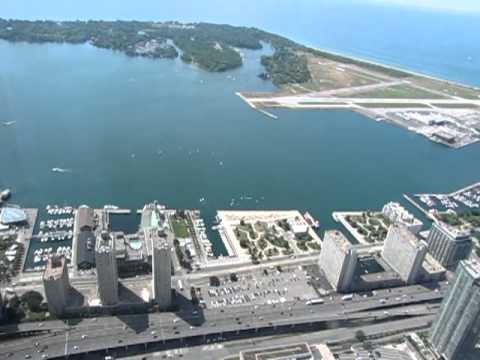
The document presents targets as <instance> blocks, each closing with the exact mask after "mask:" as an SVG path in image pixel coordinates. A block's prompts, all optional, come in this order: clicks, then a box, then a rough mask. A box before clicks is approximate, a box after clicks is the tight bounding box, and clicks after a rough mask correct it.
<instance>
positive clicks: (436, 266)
mask: <svg viewBox="0 0 480 360" xmlns="http://www.w3.org/2000/svg"><path fill="white" fill-rule="evenodd" d="M422 267H423V269H424V270H425V271H426V272H427V273H429V274H434V273H441V272H445V271H446V270H445V268H444V267H443V266H442V265H441V264H440V263H439V262H438V261H437V260H436V259H435V258H434V257H433V256H432V255H430V253H427V254H426V255H425V259H424V260H423V264H422Z"/></svg>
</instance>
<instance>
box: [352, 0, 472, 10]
mask: <svg viewBox="0 0 480 360" xmlns="http://www.w3.org/2000/svg"><path fill="white" fill-rule="evenodd" d="M359 1H362V0H359ZM368 1H370V2H373V3H383V4H395V5H401V6H410V7H422V8H430V9H438V10H445V11H462V12H480V1H479V0H368Z"/></svg>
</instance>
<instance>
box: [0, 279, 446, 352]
mask: <svg viewBox="0 0 480 360" xmlns="http://www.w3.org/2000/svg"><path fill="white" fill-rule="evenodd" d="M444 291H445V289H444V286H442V287H441V289H440V290H439V291H433V290H431V289H428V288H426V287H423V286H410V287H404V288H397V289H391V290H390V291H388V290H385V291H379V292H377V293H376V295H373V296H370V297H363V296H356V297H355V298H354V299H353V300H352V301H342V299H341V297H334V298H332V299H331V300H330V299H326V300H325V304H323V305H315V306H308V305H306V304H305V303H303V302H292V303H284V304H281V305H278V304H277V305H275V306H273V305H264V306H257V307H253V306H239V307H232V308H229V309H225V310H204V311H203V312H202V311H201V310H200V311H199V313H198V314H196V313H194V312H192V311H190V310H184V311H182V312H178V313H152V314H141V315H125V316H117V317H103V318H98V319H85V320H83V321H80V322H79V323H77V324H75V325H73V324H72V325H68V324H64V323H63V322H60V321H54V322H45V323H44V324H43V326H42V327H41V329H42V330H49V331H50V332H49V333H48V334H43V335H39V336H36V337H33V338H32V337H31V338H20V339H16V340H11V341H8V342H5V343H4V344H2V347H1V349H0V358H2V359H3V358H6V357H7V355H8V354H9V353H11V354H13V355H12V356H11V357H10V358H12V359H20V358H25V355H31V356H32V358H34V359H39V358H41V356H42V354H48V356H49V357H56V356H63V355H64V354H65V353H67V354H79V353H83V352H86V351H97V350H101V349H105V348H115V347H123V346H134V345H137V344H149V343H159V342H160V343H162V342H165V341H171V340H174V339H177V340H178V339H189V338H194V337H200V338H201V337H206V336H222V335H223V336H227V335H228V334H230V335H231V334H239V333H240V332H242V333H243V332H245V333H247V334H250V335H249V336H255V333H256V331H257V330H256V329H261V330H262V331H263V329H267V330H273V329H277V330H278V329H283V328H288V329H290V327H292V326H309V325H310V324H317V323H320V322H326V321H333V322H334V323H337V324H340V323H341V321H344V320H360V319H363V320H369V321H372V320H375V319H377V320H388V319H389V318H391V317H392V316H404V317H405V316H406V317H415V316H426V315H432V314H434V313H435V312H436V309H437V308H436V305H426V304H422V302H433V303H434V302H438V301H439V300H440V299H441V298H442V296H443V293H444ZM387 298H388V299H387ZM380 299H387V301H386V303H385V304H382V303H381V302H380ZM385 307H388V309H386V308H385ZM28 326H37V328H38V324H31V325H27V324H22V325H20V326H19V328H20V330H25V331H26V330H28V328H27V327H28ZM1 330H2V329H0V331H1ZM67 340H68V341H67ZM37 342H38V343H39V345H38V346H36V345H35V343H37ZM44 346H47V348H46V349H45V350H44V352H43V353H37V350H38V349H40V348H42V347H44Z"/></svg>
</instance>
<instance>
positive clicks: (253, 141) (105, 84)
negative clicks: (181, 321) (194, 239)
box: [0, 2, 480, 253]
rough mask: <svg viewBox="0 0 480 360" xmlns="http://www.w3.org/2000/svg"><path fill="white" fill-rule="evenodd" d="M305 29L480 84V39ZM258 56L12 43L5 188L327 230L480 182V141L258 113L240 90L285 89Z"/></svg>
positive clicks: (330, 41)
mask: <svg viewBox="0 0 480 360" xmlns="http://www.w3.org/2000/svg"><path fill="white" fill-rule="evenodd" d="M19 3H20V4H21V3H22V2H19ZM286 3H288V2H286ZM312 6H313V5H312ZM280 8H281V6H280ZM7 10H8V8H7ZM10 10H11V9H10ZM283 10H284V11H287V10H286V9H283ZM57 11H58V9H57ZM65 11H66V10H65ZM276 11H277V10H276ZM331 11H332V12H333V10H332V9H331ZM372 11H387V10H385V9H383V8H381V9H380V8H377V9H376V10H372ZM401 11H406V10H401ZM81 14H83V15H84V17H89V16H87V14H86V13H85V12H83V13H81ZM7 15H9V16H12V17H22V16H20V14H15V13H12V12H10V14H7ZM97 15H98V16H90V17H102V13H99V14H97ZM200 15H201V14H200ZM200 15H198V16H200ZM112 16H113V15H112ZM112 16H110V17H109V18H111V17H112ZM305 16H306V15H305ZM337 16H338V15H337ZM350 16H353V15H350ZM393 16H394V15H393V13H392V14H391V17H392V18H393ZM412 16H413V15H412ZM418 16H420V15H418ZM424 16H425V17H427V18H428V19H430V20H431V19H432V18H433V15H430V14H425V15H424ZM458 16H459V15H458ZM465 16H467V18H466V19H467V20H465V23H466V24H467V25H466V26H467V27H468V26H469V25H468V24H470V22H469V20H468V19H470V17H469V15H465ZM23 17H29V16H23ZM30 17H32V16H30ZM44 17H48V16H44ZM52 17H55V16H52ZM56 17H60V18H62V17H63V18H66V17H68V16H61V14H60V13H58V12H57V13H56ZM80 17H82V16H80ZM113 17H115V16H113ZM138 17H139V18H142V16H141V14H140V15H139V16H138ZM165 17H167V15H165ZM438 17H439V19H440V20H438V21H440V22H442V21H446V20H445V19H443V15H438ZM167 18H168V17H167ZM171 18H176V17H175V16H172V17H171ZM222 19H224V21H223V22H232V23H241V22H242V21H241V20H242V19H241V18H236V19H235V20H233V21H228V16H226V17H223V18H222ZM255 19H256V18H254V20H252V21H255V22H260V19H256V20H255ZM309 19H310V20H309ZM442 19H443V20H442ZM455 19H456V18H455ZM189 20H191V19H189ZM198 20H200V19H198ZM202 20H209V21H216V20H219V19H212V18H209V17H206V18H205V19H202ZM300 20H301V21H300V23H299V24H297V25H286V26H285V28H284V29H283V30H284V31H283V33H286V35H292V34H293V33H294V32H295V31H297V30H295V29H296V28H295V26H302V28H303V29H304V30H303V33H299V32H297V33H296V34H293V36H292V37H293V38H295V39H297V40H304V41H306V42H308V43H309V44H312V45H315V46H319V47H320V46H325V47H327V48H331V49H334V50H337V51H343V52H348V53H352V54H354V55H365V56H366V57H368V58H371V59H375V60H384V61H386V62H389V63H395V64H400V65H404V66H405V67H408V68H410V69H415V70H420V71H426V72H427V73H431V74H434V75H439V76H446V77H448V78H450V79H452V80H465V81H467V80H468V82H469V83H472V84H480V71H479V68H478V66H479V65H478V61H476V62H475V61H470V60H467V58H468V57H472V58H473V59H478V58H480V45H479V43H478V42H472V43H471V44H468V47H467V44H466V43H464V42H465V40H464V38H462V39H457V40H454V38H453V37H452V38H448V39H450V40H448V39H447V40H446V39H444V38H442V37H441V35H443V28H442V29H437V33H436V34H437V35H435V29H436V25H435V26H433V28H432V29H433V30H432V33H431V34H430V35H429V37H431V39H430V40H431V41H436V43H432V44H431V46H430V47H427V48H425V46H424V45H423V47H422V44H424V43H425V42H427V39H424V40H422V41H419V42H418V43H415V42H414V41H413V40H414V38H413V37H412V36H409V33H406V34H405V36H406V37H407V38H409V39H410V40H411V41H410V42H408V44H407V43H406V42H405V41H404V40H399V39H398V37H399V36H400V35H399V33H395V36H394V37H392V38H391V43H390V44H385V43H382V42H380V43H375V39H377V36H379V35H378V34H376V33H374V32H373V31H372V30H368V29H367V30H366V31H365V32H363V33H362V34H363V35H362V36H364V37H365V38H364V39H363V40H362V41H360V42H359V44H360V45H354V44H353V42H354V41H355V39H357V36H360V35H358V34H357V33H356V32H353V31H351V32H350V34H351V36H352V38H351V40H348V39H347V40H345V42H343V40H342V39H344V38H343V36H346V34H343V35H342V34H341V33H339V32H338V31H340V32H341V31H346V30H336V32H334V33H332V31H333V30H331V31H330V32H328V31H326V30H325V26H326V25H325V23H321V24H320V28H321V29H323V30H325V32H324V33H323V34H322V36H321V37H320V36H318V37H317V36H316V35H315V34H318V33H317V31H320V30H318V29H313V27H308V24H309V21H310V22H311V21H312V19H311V18H307V17H304V18H300ZM351 20H352V19H351ZM330 21H331V20H328V16H325V22H326V23H329V22H330ZM352 21H354V20H352ZM370 21H373V20H370ZM381 21H382V22H384V21H386V20H385V19H384V18H382V20H381ZM395 21H400V20H395ZM455 21H457V20H455ZM283 22H284V23H288V19H284V21H283ZM296 22H298V21H296ZM245 24H246V25H251V22H248V21H245ZM414 24H417V22H414ZM253 25H256V26H261V25H262V24H260V23H255V24H253ZM404 25H405V24H404ZM278 26H279V24H275V23H274V22H273V21H270V22H267V23H265V26H263V27H264V28H266V29H268V30H276V28H277V27H278ZM332 26H333V25H332ZM417 26H420V25H417ZM339 27H341V26H339ZM414 27H415V26H414ZM420 28H422V27H420ZM305 29H311V33H309V32H308V31H307V30H305ZM281 32H282V31H281ZM369 36H370V39H368V37H369ZM419 36H420V37H425V36H426V35H425V34H423V35H421V34H420V35H419ZM472 36H473V34H472ZM315 39H317V40H315ZM422 39H423V38H422ZM452 42H453V43H455V46H456V47H455V49H457V50H458V51H455V52H454V51H452V46H451V44H452ZM445 43H447V45H445V46H443V45H442V44H445ZM367 44H368V45H367ZM398 44H403V45H404V47H403V48H402V46H400V47H398V46H396V45H398ZM438 44H440V45H441V46H437V45H438ZM457 45H458V46H457ZM376 46H378V48H377V47H376ZM399 49H400V50H399ZM402 49H403V50H405V49H407V50H409V51H405V53H404V52H403V50H402ZM442 49H443V50H442ZM377 50H378V51H377ZM415 50H417V51H415ZM244 53H245V57H246V63H245V66H244V67H242V68H240V69H237V70H234V71H231V72H227V73H222V74H209V73H206V72H203V71H200V70H198V69H196V68H195V67H193V66H190V65H186V64H183V63H182V62H181V61H179V60H176V61H171V60H149V59H140V58H128V57H126V56H124V55H122V54H119V53H115V52H112V51H109V50H101V49H96V48H94V47H92V46H89V45H67V44H43V45H32V44H24V43H19V44H11V43H6V42H0V54H1V56H0V120H1V121H16V123H15V124H14V125H13V126H9V127H3V128H1V129H0V143H1V144H2V151H0V163H1V164H2V171H1V172H0V186H2V187H3V186H8V187H9V188H11V189H12V190H13V192H14V193H13V199H12V201H13V202H15V203H18V204H21V205H23V206H26V207H39V208H44V207H45V205H46V204H59V205H64V204H65V205H74V206H78V205H81V204H84V203H86V204H88V205H90V206H94V207H101V206H103V205H104V204H114V205H118V206H120V207H122V208H130V209H137V208H141V207H142V206H143V205H144V204H145V203H147V202H151V201H152V200H155V199H156V200H158V201H159V202H160V203H163V204H165V205H167V206H169V207H175V208H199V209H200V210H201V211H202V214H203V216H204V217H205V218H206V220H207V223H209V224H211V223H212V221H213V219H214V216H215V211H216V210H217V209H299V210H308V211H309V212H310V213H311V214H312V215H313V216H315V217H316V218H318V219H319V220H320V221H321V226H322V229H323V230H324V229H328V228H331V227H334V226H337V224H336V223H334V221H333V219H332V218H331V213H332V211H335V210H359V209H366V208H380V207H381V206H382V205H383V204H384V203H386V202H388V201H391V200H397V201H401V200H402V194H403V193H418V192H450V191H453V190H455V189H456V188H459V187H462V186H465V185H468V184H470V183H473V182H476V181H478V179H479V178H480V166H479V160H478V159H480V146H479V145H473V146H469V147H466V148H464V149H461V150H452V149H448V148H446V147H443V146H441V145H437V144H434V143H432V142H430V141H428V140H427V139H425V138H423V137H420V136H417V135H415V134H412V133H410V132H408V131H405V130H402V129H399V128H396V127H393V126H391V125H388V124H384V123H376V122H375V121H372V120H369V119H367V118H365V117H364V116H362V115H360V114H355V113H352V112H349V111H291V110H273V111H272V113H273V114H274V115H276V116H278V119H277V120H274V119H271V118H268V117H266V116H265V115H263V114H261V113H259V112H256V111H254V110H252V109H251V108H249V107H248V106H247V105H246V104H245V103H243V102H242V101H241V99H240V98H238V97H237V96H236V95H235V92H236V91H244V90H256V91H262V90H272V89H273V85H272V84H270V83H269V82H264V81H262V80H260V79H259V78H257V74H259V73H260V72H261V71H262V69H261V67H260V65H259V58H260V56H261V54H262V52H251V51H246V52H244ZM400 53H401V54H400ZM439 53H441V54H442V56H439ZM399 54H400V55H399ZM466 54H469V55H466ZM460 57H461V59H460ZM462 59H463V60H462ZM55 167H58V168H65V169H69V170H70V171H69V172H66V173H55V172H52V171H51V169H52V168H55ZM404 203H405V202H404ZM213 239H214V242H215V244H214V245H215V247H216V251H217V253H221V252H222V251H223V248H222V246H221V244H220V242H219V239H218V238H217V237H213Z"/></svg>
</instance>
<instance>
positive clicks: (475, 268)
mask: <svg viewBox="0 0 480 360" xmlns="http://www.w3.org/2000/svg"><path fill="white" fill-rule="evenodd" d="M461 264H462V265H463V268H464V269H465V271H467V273H468V274H469V275H470V276H471V277H472V278H474V279H475V280H480V263H479V262H478V261H476V260H464V261H462V262H461Z"/></svg>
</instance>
